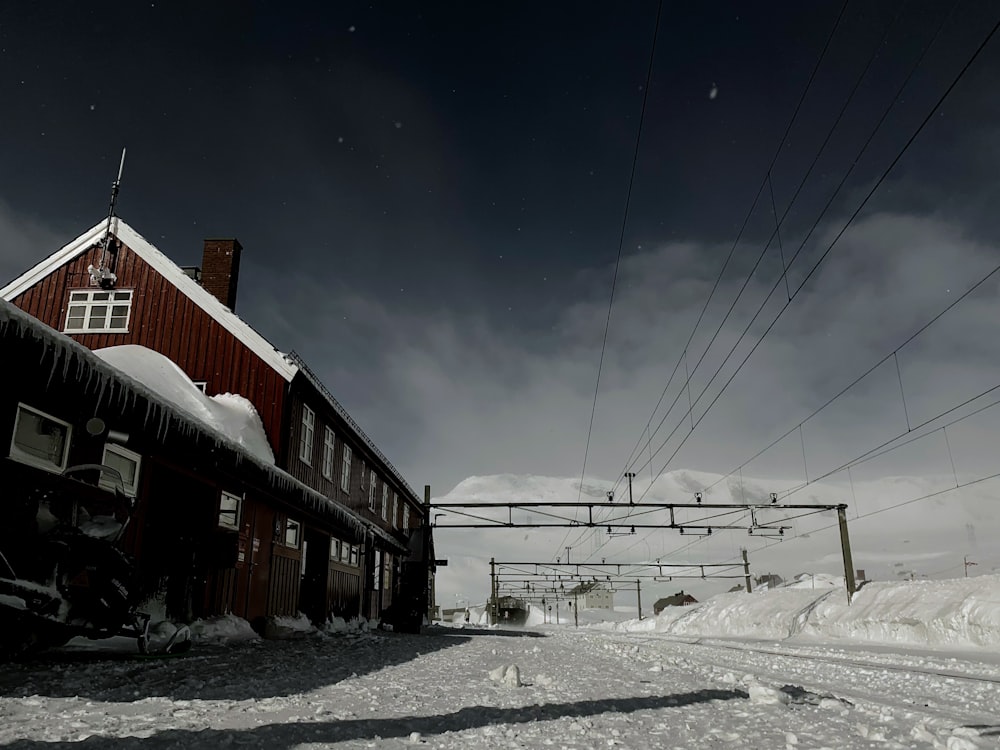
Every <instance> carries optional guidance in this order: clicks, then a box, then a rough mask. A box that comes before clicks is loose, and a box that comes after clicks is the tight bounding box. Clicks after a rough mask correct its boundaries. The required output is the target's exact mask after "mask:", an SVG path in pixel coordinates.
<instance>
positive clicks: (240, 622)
mask: <svg viewBox="0 0 1000 750" xmlns="http://www.w3.org/2000/svg"><path fill="white" fill-rule="evenodd" d="M190 628H191V639H192V640H193V641H194V642H195V643H232V642H234V641H256V640H259V639H260V636H259V635H257V633H255V632H254V629H253V628H252V627H250V623H249V622H247V621H246V620H244V619H243V618H242V617H237V616H236V615H220V616H218V617H209V618H207V619H204V620H195V621H194V622H192V623H191V625H190Z"/></svg>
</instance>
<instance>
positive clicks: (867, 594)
mask: <svg viewBox="0 0 1000 750" xmlns="http://www.w3.org/2000/svg"><path fill="white" fill-rule="evenodd" d="M818 583H819V582H818V579H817V587H816V588H815V589H813V588H812V587H811V586H810V585H809V581H808V580H805V581H799V582H798V583H797V585H796V587H791V588H780V589H774V590H773V591H758V592H754V593H752V594H747V593H745V592H734V593H727V594H720V595H719V596H716V597H713V598H712V599H709V600H708V601H707V602H704V603H702V604H697V605H693V606H689V607H668V608H667V609H665V610H664V611H663V612H661V613H660V615H659V616H657V617H656V618H654V619H649V620H641V621H640V620H630V621H628V622H624V623H619V624H617V625H615V626H612V628H613V629H616V630H626V631H629V632H635V631H650V630H655V631H656V632H660V633H669V634H671V635H679V636H695V637H706V636H707V637H718V638H731V637H736V638H767V639H778V640H781V639H785V638H791V637H793V636H800V637H807V638H815V639H846V640H851V641H858V642H866V643H892V644H908V645H914V646H952V647H955V646H958V647H969V646H972V647H997V646H1000V575H989V576H978V577H975V578H961V579H958V580H951V581H906V582H886V583H870V584H868V585H866V586H865V587H864V588H863V589H861V591H859V592H858V593H857V594H856V595H855V597H854V601H853V603H852V604H851V605H848V604H847V597H846V594H845V593H844V590H843V588H842V587H838V588H830V587H821V586H819V585H818Z"/></svg>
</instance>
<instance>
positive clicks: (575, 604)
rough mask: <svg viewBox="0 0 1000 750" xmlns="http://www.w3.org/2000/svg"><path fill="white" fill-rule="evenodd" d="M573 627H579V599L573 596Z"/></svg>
mask: <svg viewBox="0 0 1000 750" xmlns="http://www.w3.org/2000/svg"><path fill="white" fill-rule="evenodd" d="M573 627H575V628H578V627H580V599H579V597H577V595H576V594H573Z"/></svg>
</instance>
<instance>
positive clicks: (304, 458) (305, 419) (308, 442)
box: [299, 404, 316, 466]
mask: <svg viewBox="0 0 1000 750" xmlns="http://www.w3.org/2000/svg"><path fill="white" fill-rule="evenodd" d="M307 435H308V438H307V437H306V436H307ZM315 441H316V412H314V411H313V410H312V409H310V408H309V406H308V404H302V419H301V420H300V425H299V460H300V461H301V462H302V463H304V464H305V465H306V466H312V454H313V449H314V448H315Z"/></svg>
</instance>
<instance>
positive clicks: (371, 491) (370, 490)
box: [368, 469, 378, 513]
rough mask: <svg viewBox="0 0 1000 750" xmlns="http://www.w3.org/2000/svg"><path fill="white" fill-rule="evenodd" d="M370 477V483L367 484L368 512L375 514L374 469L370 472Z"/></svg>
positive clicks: (376, 484)
mask: <svg viewBox="0 0 1000 750" xmlns="http://www.w3.org/2000/svg"><path fill="white" fill-rule="evenodd" d="M371 471H372V473H371V476H370V477H369V479H371V481H370V482H369V483H368V510H370V511H371V512H372V513H374V512H375V493H376V492H377V490H378V474H376V473H375V469H372V470H371Z"/></svg>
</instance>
